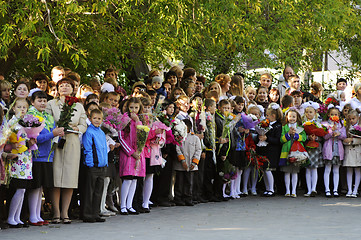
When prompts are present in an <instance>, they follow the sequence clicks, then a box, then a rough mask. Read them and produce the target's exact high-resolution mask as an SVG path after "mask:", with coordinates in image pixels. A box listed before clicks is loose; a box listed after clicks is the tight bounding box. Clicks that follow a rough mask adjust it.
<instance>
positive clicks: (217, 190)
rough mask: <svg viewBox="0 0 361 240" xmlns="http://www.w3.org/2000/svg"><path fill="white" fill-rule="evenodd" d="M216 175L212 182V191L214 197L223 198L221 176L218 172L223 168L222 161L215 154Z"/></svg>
mask: <svg viewBox="0 0 361 240" xmlns="http://www.w3.org/2000/svg"><path fill="white" fill-rule="evenodd" d="M216 167H217V168H216V175H215V176H214V183H213V192H214V196H215V197H216V198H223V191H222V188H223V183H224V181H223V178H222V177H221V176H220V175H219V172H222V171H223V168H224V161H223V160H222V159H221V157H220V156H217V164H216Z"/></svg>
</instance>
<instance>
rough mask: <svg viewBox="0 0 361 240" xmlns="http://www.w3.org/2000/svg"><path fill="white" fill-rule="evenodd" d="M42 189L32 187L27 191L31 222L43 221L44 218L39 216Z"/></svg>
mask: <svg viewBox="0 0 361 240" xmlns="http://www.w3.org/2000/svg"><path fill="white" fill-rule="evenodd" d="M42 193H43V189H42V188H41V187H40V188H36V189H32V190H30V192H29V213H30V217H29V220H30V222H32V223H37V222H43V221H44V220H43V219H42V218H41V216H40V214H41V202H42V201H41V200H42V199H41V197H42Z"/></svg>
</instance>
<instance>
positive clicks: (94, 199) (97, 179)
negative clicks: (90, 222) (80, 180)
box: [83, 167, 107, 219]
mask: <svg viewBox="0 0 361 240" xmlns="http://www.w3.org/2000/svg"><path fill="white" fill-rule="evenodd" d="M85 171H86V182H85V189H84V207H83V211H84V212H83V219H95V218H99V213H100V202H101V199H102V194H103V188H104V178H105V175H106V171H107V168H106V167H101V168H98V167H92V168H89V167H87V168H86V169H85Z"/></svg>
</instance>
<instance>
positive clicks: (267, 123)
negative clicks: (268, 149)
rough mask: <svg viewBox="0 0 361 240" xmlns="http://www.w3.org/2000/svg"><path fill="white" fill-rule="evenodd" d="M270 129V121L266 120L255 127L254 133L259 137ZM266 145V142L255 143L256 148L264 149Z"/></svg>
mask: <svg viewBox="0 0 361 240" xmlns="http://www.w3.org/2000/svg"><path fill="white" fill-rule="evenodd" d="M271 129H272V126H271V125H270V121H269V120H268V119H266V120H263V121H261V122H260V123H259V124H258V125H256V132H257V133H258V134H259V135H262V136H263V135H266V133H267V132H268V131H269V130H271ZM267 145H268V142H266V141H259V142H258V143H257V146H258V147H265V146H267Z"/></svg>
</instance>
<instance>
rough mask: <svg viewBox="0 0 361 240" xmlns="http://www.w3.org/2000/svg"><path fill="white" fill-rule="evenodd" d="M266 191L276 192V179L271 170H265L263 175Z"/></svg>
mask: <svg viewBox="0 0 361 240" xmlns="http://www.w3.org/2000/svg"><path fill="white" fill-rule="evenodd" d="M263 180H264V184H265V186H266V191H269V192H274V179H273V174H272V172H271V171H265V172H264V175H263Z"/></svg>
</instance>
